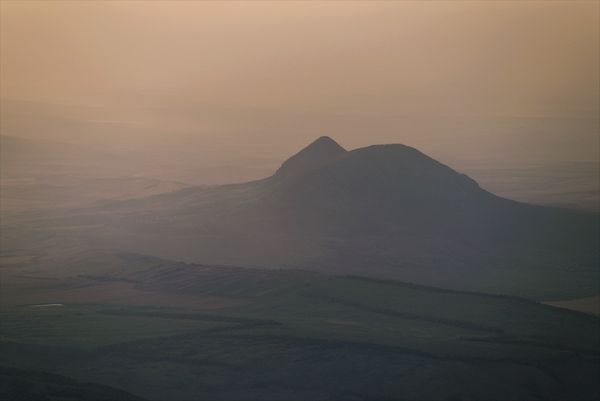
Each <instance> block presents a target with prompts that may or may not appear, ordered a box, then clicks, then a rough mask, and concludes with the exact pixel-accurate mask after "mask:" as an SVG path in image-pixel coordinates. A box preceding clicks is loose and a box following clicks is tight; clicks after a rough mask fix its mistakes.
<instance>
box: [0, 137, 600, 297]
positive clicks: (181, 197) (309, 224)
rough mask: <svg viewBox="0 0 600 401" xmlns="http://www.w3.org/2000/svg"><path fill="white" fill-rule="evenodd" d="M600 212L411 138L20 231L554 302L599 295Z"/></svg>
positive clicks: (325, 144)
mask: <svg viewBox="0 0 600 401" xmlns="http://www.w3.org/2000/svg"><path fill="white" fill-rule="evenodd" d="M598 222H599V220H598V215H597V214H593V213H586V212H579V211H573V210H567V209H559V208H549V207H542V206H533V205H528V204H523V203H518V202H514V201H510V200H507V199H503V198H500V197H498V196H495V195H493V194H491V193H489V192H487V191H485V190H483V189H482V188H480V187H479V186H478V184H477V183H476V182H475V181H473V180H472V179H470V178H469V177H467V176H465V175H463V174H460V173H458V172H456V171H454V170H452V169H451V168H449V167H447V166H445V165H443V164H441V163H439V162H437V161H435V160H433V159H431V158H429V157H428V156H426V155H424V154H423V153H421V152H419V151H418V150H416V149H414V148H411V147H408V146H404V145H376V146H369V147H366V148H360V149H356V150H353V151H349V152H348V151H345V150H344V149H343V148H341V147H340V146H339V145H338V144H337V143H335V142H334V141H333V140H332V139H330V138H327V137H322V138H319V139H317V140H316V141H315V142H314V143H312V144H311V145H309V146H308V147H307V148H305V149H304V150H302V151H301V152H299V153H298V154H297V155H295V156H293V157H292V158H290V159H289V160H288V161H286V162H285V163H283V165H282V166H281V168H280V169H279V170H278V171H277V172H276V174H274V175H273V176H271V177H269V178H266V179H263V180H260V181H255V182H249V183H244V184H236V185H225V186H216V187H202V188H188V189H183V190H180V191H176V192H172V193H168V194H162V195H157V196H152V197H147V198H143V199H138V200H131V201H123V202H115V203H112V204H110V205H107V206H105V207H102V208H97V209H93V210H90V209H88V210H80V211H77V212H76V213H72V214H67V215H62V216H57V217H55V218H53V219H45V220H43V221H42V222H41V223H39V222H36V223H34V225H35V226H36V227H38V228H36V230H35V232H29V231H23V232H22V233H21V235H23V237H18V236H16V237H14V238H11V239H10V240H12V241H14V243H15V244H16V243H17V242H18V241H19V239H18V238H20V242H19V244H22V243H23V242H26V241H29V240H34V241H35V246H38V247H39V246H40V244H43V243H44V242H45V241H47V240H48V238H49V237H47V236H53V238H56V237H57V233H59V236H60V241H64V242H63V244H65V243H66V244H68V246H69V247H71V248H73V247H79V248H81V247H109V248H119V249H123V250H127V251H135V252H139V253H145V254H151V255H156V256H160V257H166V258H171V259H176V260H186V261H195V262H200V263H218V264H237V265H246V266H263V267H282V266H288V267H300V268H305V269H314V270H319V271H327V272H338V273H339V272H343V273H350V274H360V275H367V276H375V277H384V278H394V279H401V280H405V281H414V282H419V283H425V284H432V285H437V286H443V287H451V288H459V289H471V290H477V291H484V292H496V293H505V294H516V295H521V296H527V297H536V298H543V299H553V298H561V297H567V298H568V297H576V296H586V295H594V294H595V293H596V292H597V288H596V285H595V283H596V282H597V281H596V280H597V277H598V269H597V266H598V261H599V255H598V247H597V243H598V240H599V226H598ZM15 224H18V222H17V223H15ZM40 224H41V226H42V228H43V227H47V228H48V230H47V231H45V230H44V229H40V227H39V225H40ZM60 227H64V229H63V228H60ZM57 229H58V231H57ZM52 233H53V234H52ZM7 243H8V242H7ZM55 244H57V241H56V240H53V246H54V245H55ZM53 250H55V249H53Z"/></svg>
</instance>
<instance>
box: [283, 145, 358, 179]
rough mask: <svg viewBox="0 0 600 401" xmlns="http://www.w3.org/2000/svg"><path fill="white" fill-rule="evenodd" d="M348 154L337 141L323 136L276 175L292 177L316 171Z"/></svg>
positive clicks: (288, 162)
mask: <svg viewBox="0 0 600 401" xmlns="http://www.w3.org/2000/svg"><path fill="white" fill-rule="evenodd" d="M346 153H347V152H346V150H345V149H344V148H342V147H341V146H340V145H339V144H338V143H337V142H336V141H334V140H333V139H331V138H330V137H328V136H322V137H320V138H318V139H316V140H315V141H314V142H312V143H311V144H310V145H308V146H307V147H305V148H304V149H302V150H301V151H300V152H298V153H296V154H295V155H294V156H292V157H290V158H289V159H288V160H286V161H285V162H284V163H283V164H282V165H281V167H280V168H279V169H278V170H277V172H276V173H275V175H276V176H279V177H281V176H292V175H299V174H304V173H307V172H309V171H313V170H316V169H318V168H320V167H322V166H323V165H325V164H327V163H329V162H331V161H333V160H335V159H336V158H338V157H340V156H342V155H345V154H346Z"/></svg>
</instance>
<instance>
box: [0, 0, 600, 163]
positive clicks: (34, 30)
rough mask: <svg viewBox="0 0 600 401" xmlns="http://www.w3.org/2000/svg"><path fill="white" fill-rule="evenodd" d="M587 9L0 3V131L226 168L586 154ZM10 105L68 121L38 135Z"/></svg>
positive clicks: (583, 5) (594, 55) (593, 105)
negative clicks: (325, 152)
mask: <svg viewBox="0 0 600 401" xmlns="http://www.w3.org/2000/svg"><path fill="white" fill-rule="evenodd" d="M599 4H600V3H599V2H597V1H574V0H571V1H564V2H562V1H514V2H513V1H505V0H502V1H465V2H459V1H419V2H411V1H385V2H376V1H368V2H367V1H363V2H360V1H354V2H344V1H330V2H325V1H314V2H298V1H280V2H277V1H265V2H251V1H240V2H236V1H220V2H209V1H182V2H176V1H168V2H166V1H165V2H160V1H129V2H128V1H98V2H95V1H64V2H62V1H35V2H34V1H2V2H1V24H0V29H1V32H0V33H1V36H0V40H1V43H0V44H1V75H0V83H1V87H0V89H1V97H2V99H4V102H3V105H4V106H3V108H4V112H5V113H8V114H11V116H9V117H8V118H7V119H6V121H7V122H6V124H5V125H4V126H3V133H5V134H11V135H21V134H23V135H29V136H36V135H37V136H43V137H49V138H54V137H56V138H59V139H62V140H65V139H66V140H79V139H81V140H84V139H85V140H87V139H90V138H91V139H94V138H93V137H98V136H102V137H104V138H108V139H106V141H108V142H110V141H113V140H114V141H115V143H116V144H119V143H121V142H122V143H123V146H127V145H131V144H132V143H135V142H139V141H144V142H147V143H156V144H158V146H157V148H160V147H161V146H162V147H163V148H164V146H163V145H164V144H169V146H171V148H177V147H178V146H179V147H181V148H182V149H183V148H186V147H189V144H191V143H193V144H204V145H206V147H207V148H209V147H210V146H212V148H211V149H212V151H214V150H215V149H217V151H222V152H223V154H224V155H225V154H226V155H227V157H233V156H235V152H240V154H241V153H243V152H248V149H255V150H254V151H255V152H256V155H259V156H264V157H269V158H270V157H272V158H280V157H281V155H286V154H288V153H290V152H292V151H293V150H295V149H297V148H298V147H300V146H302V145H304V144H305V143H306V142H307V141H310V140H311V139H313V138H315V137H317V136H319V135H324V134H326V135H330V136H332V137H334V138H336V139H337V140H338V141H339V142H340V143H341V144H342V145H344V146H346V147H348V148H353V147H357V146H363V145H367V144H370V143H381V142H401V143H405V144H408V145H412V146H417V147H419V148H421V149H422V150H424V151H426V152H428V153H430V154H432V155H433V156H436V157H440V158H442V159H460V158H479V157H482V158H497V159H506V158H515V159H526V158H528V157H532V158H535V159H540V160H597V159H598V157H599V155H598V152H599V150H598V135H599V134H598V130H599V120H598V109H599V104H600V99H599V97H600V94H599V91H600V89H599V88H600V80H599V76H598V70H599V69H600V65H599V57H600V55H599V51H600V50H599V48H600V44H599V40H600V39H599V37H600V35H599V12H600V6H599ZM14 100H21V101H23V100H25V101H34V102H41V103H50V104H54V105H55V106H52V107H51V109H52V110H54V112H56V109H57V108H59V109H60V112H56V113H57V114H60V117H61V118H66V117H68V118H70V119H76V120H81V121H80V122H81V123H82V125H78V127H79V128H77V129H73V130H72V131H73V132H68V131H69V130H66V129H60V127H59V128H57V127H54V126H52V127H50V126H49V127H50V128H48V129H47V130H45V129H43V128H42V127H43V126H44V125H43V124H42V123H40V124H39V125H35V124H33V123H32V121H31V119H32V118H29V119H27V118H25V119H23V118H21V119H19V118H17V117H14V115H12V114H14V113H16V114H18V113H19V112H22V108H27V107H30V103H23V102H17V103H15V102H13V101H14ZM28 105H29V106H28ZM56 105H58V106H56ZM44 113H45V115H47V114H48V113H47V112H44ZM26 115H28V116H31V114H26ZM65 116H66V117H65ZM40 121H41V120H40ZM27 124H30V126H28V127H25V125H27ZM31 124H33V125H31ZM86 124H87V125H86ZM32 127H34V128H35V129H34V128H32ZM86 127H88V128H86ZM89 127H93V129H92V128H89ZM5 131H8V132H5ZM91 139H90V140H91ZM95 139H97V138H95ZM119 141H120V142H119ZM233 144H235V145H236V146H239V149H238V148H235V149H234V148H233V147H232V146H233ZM209 145H210V146H209ZM256 148H260V149H262V150H260V151H258V150H256ZM236 149H237V150H236ZM198 151H199V152H201V150H198ZM231 152H234V154H233V156H232V153H231ZM261 152H262V153H261ZM217 153H218V152H217Z"/></svg>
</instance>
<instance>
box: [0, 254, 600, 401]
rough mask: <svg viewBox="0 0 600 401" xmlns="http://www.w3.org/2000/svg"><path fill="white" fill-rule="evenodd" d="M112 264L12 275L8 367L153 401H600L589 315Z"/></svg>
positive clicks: (350, 281)
mask: <svg viewBox="0 0 600 401" xmlns="http://www.w3.org/2000/svg"><path fill="white" fill-rule="evenodd" d="M95 258H96V260H100V259H98V256H97V255H96V256H95ZM106 260H107V261H108V260H111V263H112V264H111V265H110V266H107V267H106V268H105V269H95V270H96V272H97V275H95V276H90V275H88V274H85V275H83V276H78V275H73V274H71V273H70V272H72V271H74V270H73V269H71V268H70V267H69V266H68V263H65V264H64V265H63V270H60V271H61V272H62V273H61V274H60V275H56V276H49V275H48V271H46V272H45V275H43V274H42V272H41V271H38V272H37V273H34V272H33V270H32V271H30V272H29V273H28V274H27V275H23V272H24V271H23V270H15V269H4V270H3V272H2V278H3V280H2V287H0V288H2V290H3V291H2V296H3V299H2V308H1V312H0V313H1V316H0V317H1V320H0V321H1V322H2V324H1V326H0V336H1V341H0V350H1V351H0V366H3V367H5V368H7V369H8V368H10V369H22V370H23V369H24V370H26V371H31V370H35V371H44V372H50V373H52V374H58V375H61V376H66V377H69V378H72V379H74V380H78V381H81V382H92V383H99V384H101V385H104V386H110V387H112V388H117V389H121V390H124V391H126V392H128V393H130V394H134V395H135V396H139V397H142V398H146V399H156V400H182V399H205V400H215V399H221V400H242V399H243V400H254V399H281V400H292V399H298V400H300V399H301V400H305V399H323V400H325V399H336V400H350V399H377V400H380V399H444V400H445V399H482V400H483V399H490V400H491V399H494V400H507V399H519V400H529V399H556V400H564V399H597V398H598V397H599V396H600V385H599V384H598V383H597V380H596V378H597V375H598V374H600V340H599V338H600V319H598V318H596V317H594V316H590V315H586V314H582V313H577V312H571V311H568V310H564V309H558V308H554V307H552V306H548V305H543V304H539V303H537V302H533V301H529V300H525V299H520V298H513V297H504V296H490V295H485V294H479V293H469V292H461V291H452V290H445V289H438V288H432V287H424V286H419V285H413V284H408V283H401V282H394V281H383V280H374V279H365V278H361V277H351V276H324V275H320V274H315V273H309V272H302V271H277V270H256V269H243V268H228V267H215V266H200V265H187V264H182V263H174V262H168V261H157V260H154V259H152V258H145V257H140V256H136V255H118V256H115V255H112V256H111V257H110V258H109V259H106ZM70 263H74V264H76V262H75V261H71V262H70ZM82 263H83V262H82ZM120 263H122V264H124V265H128V266H130V269H122V268H120V267H119V266H120V265H119V264H120ZM82 270H85V269H82ZM57 271H59V270H57ZM165 300H170V302H168V303H165ZM42 303H44V304H45V303H58V304H63V306H47V307H33V306H32V304H42Z"/></svg>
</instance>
